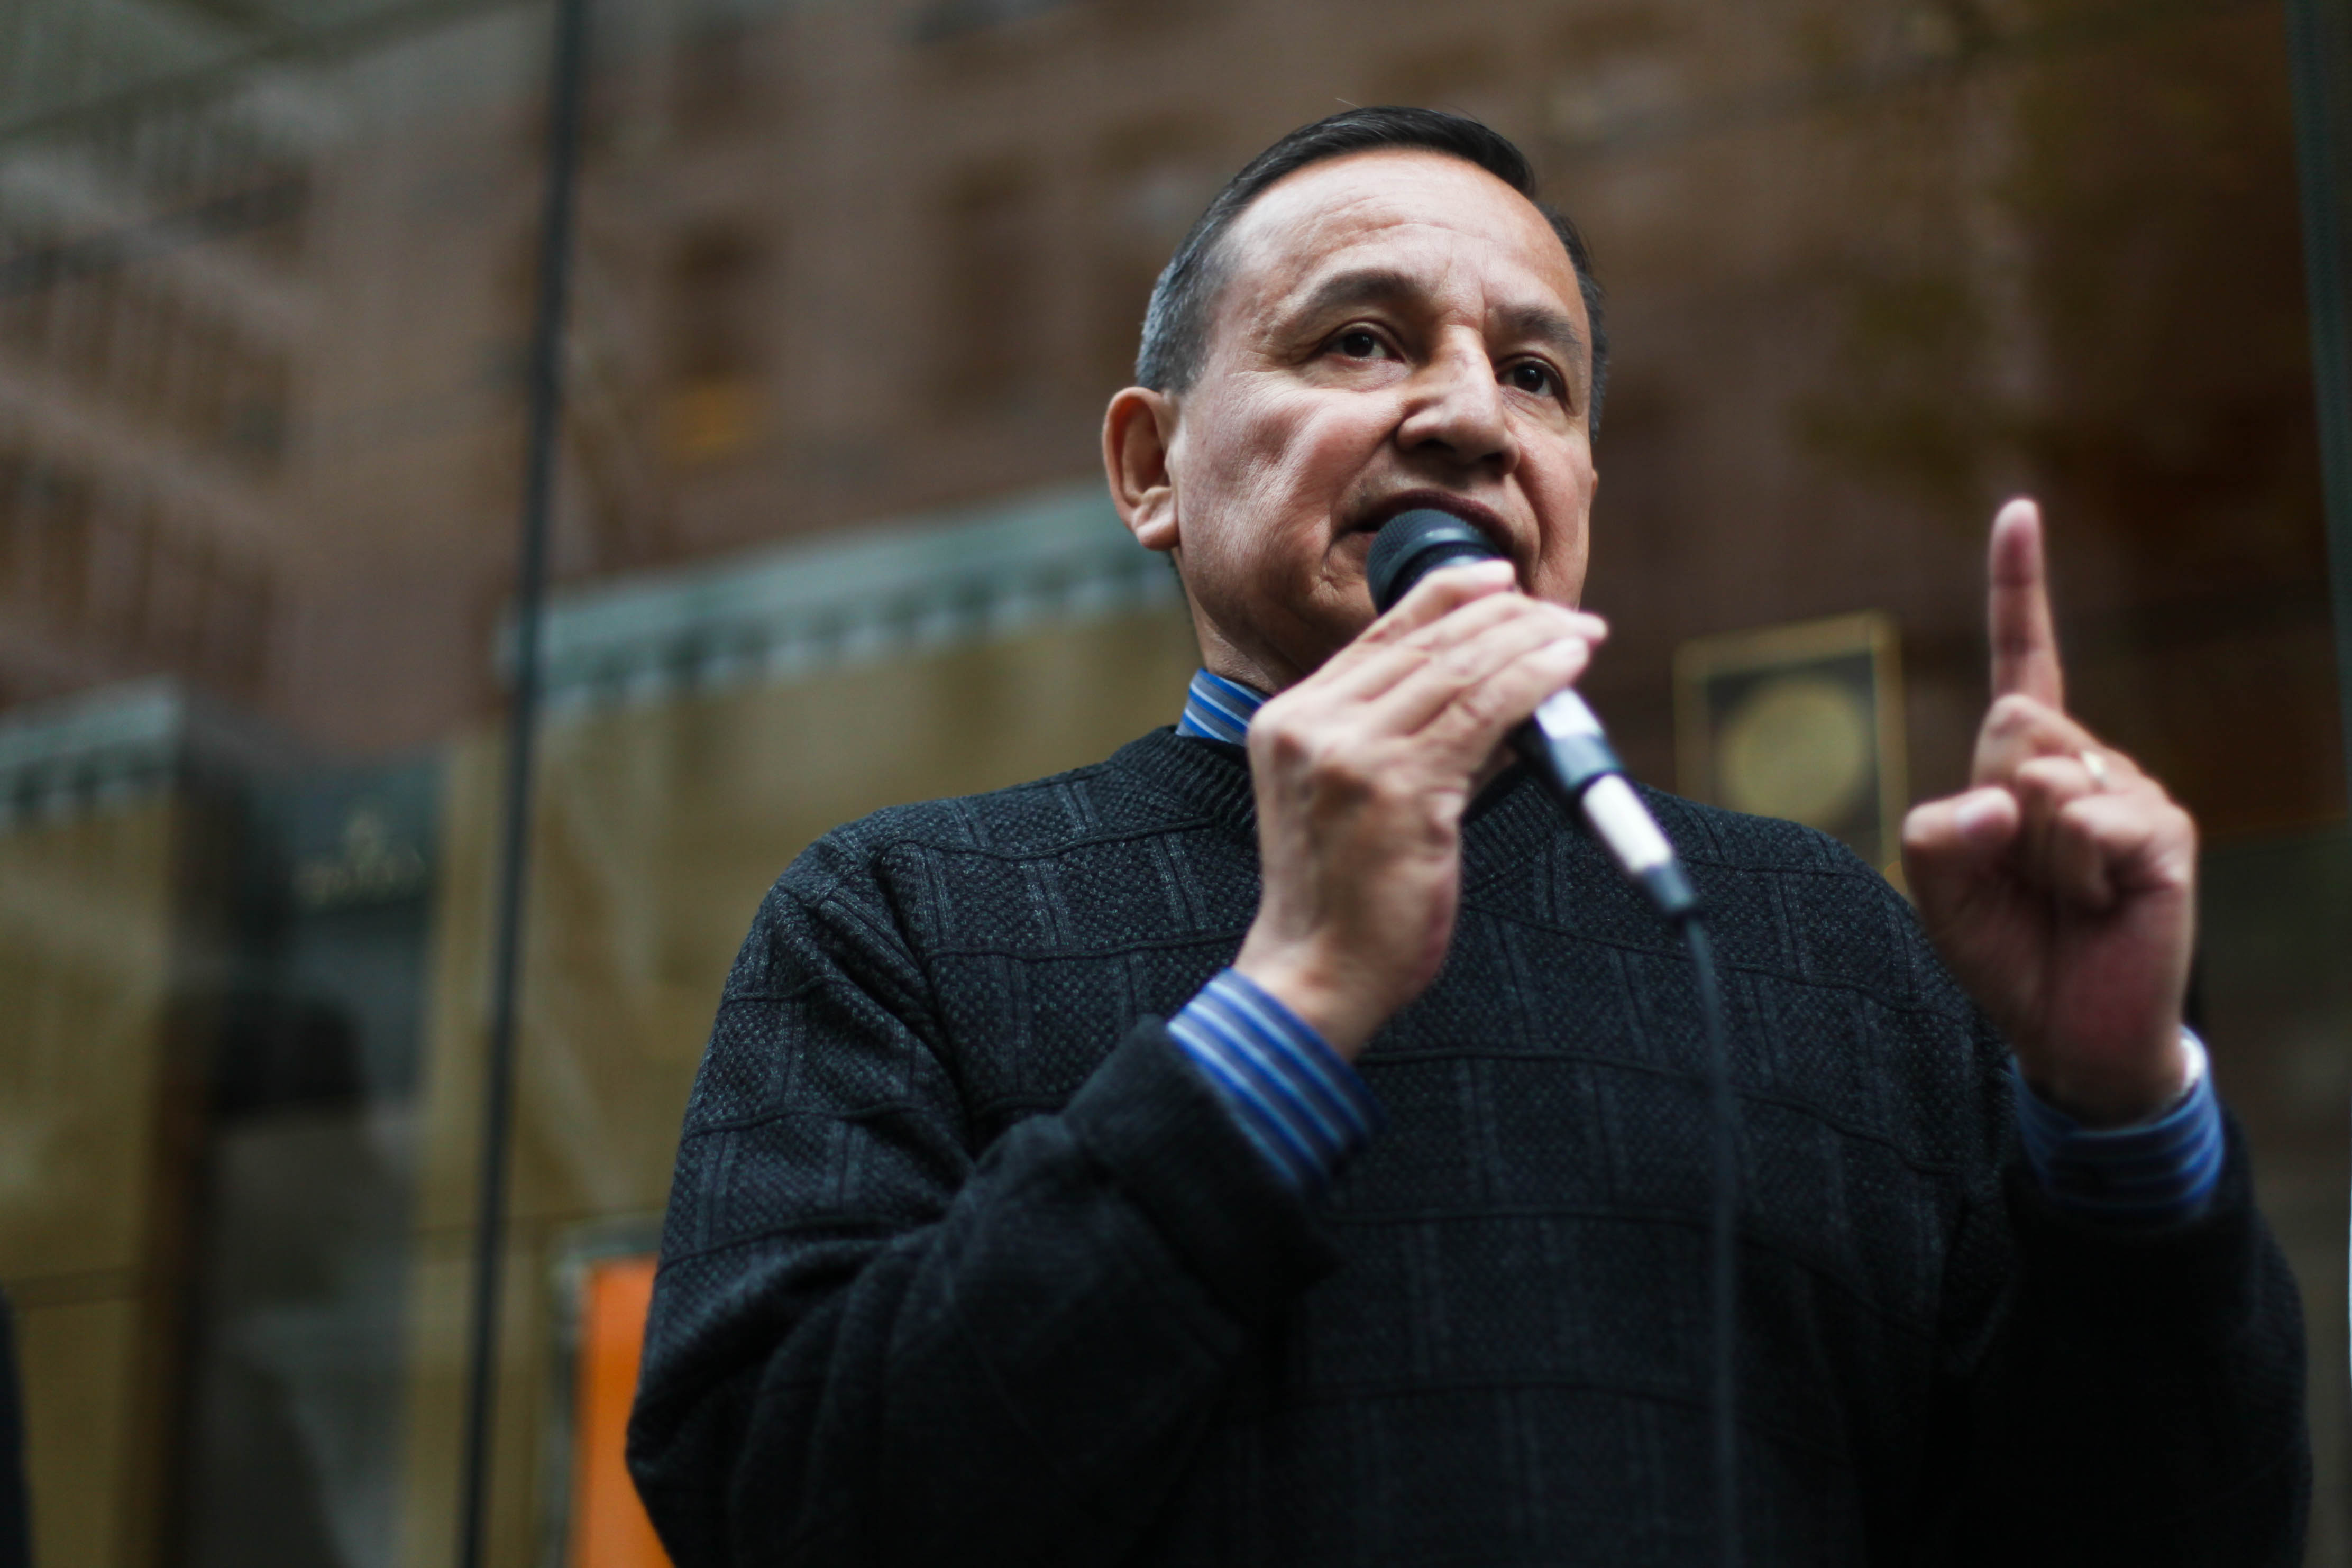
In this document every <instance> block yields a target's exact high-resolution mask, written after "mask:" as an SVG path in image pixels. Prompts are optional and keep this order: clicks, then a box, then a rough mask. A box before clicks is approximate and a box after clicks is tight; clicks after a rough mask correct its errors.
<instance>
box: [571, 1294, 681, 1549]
mask: <svg viewBox="0 0 2352 1568" xmlns="http://www.w3.org/2000/svg"><path fill="white" fill-rule="evenodd" d="M653 1295H654V1260H653V1259H652V1257H651V1256H650V1255H646V1254H640V1255H638V1256H635V1257H629V1258H607V1259H604V1260H599V1261H597V1262H595V1263H592V1264H590V1265H589V1267H588V1274H587V1279H586V1281H585V1282H584V1283H583V1285H582V1286H581V1290H580V1297H581V1300H580V1365H579V1370H578V1373H577V1380H578V1382H577V1390H576V1392H577V1403H576V1404H575V1405H574V1406H573V1416H574V1419H573V1422H572V1528H571V1530H570V1531H568V1532H567V1534H566V1541H567V1543H568V1545H569V1548H570V1550H569V1551H568V1552H566V1554H565V1555H566V1558H567V1560H568V1562H569V1563H570V1564H571V1568H669V1557H668V1555H667V1553H666V1552H663V1551H662V1548H661V1542H660V1540H659V1539H658V1538H656V1536H655V1534H654V1526H653V1521H651V1520H649V1519H647V1518H646V1505H645V1504H644V1503H642V1502H640V1501H638V1500H637V1489H636V1484H635V1482H634V1481H632V1480H630V1479H629V1471H628V1467H627V1466H626V1465H625V1463H624V1462H623V1460H622V1458H621V1446H622V1443H623V1441H624V1439H625V1436H626V1434H627V1431H628V1426H629V1402H630V1401H631V1400H633V1399H635V1397H636V1393H637V1361H638V1358H639V1357H640V1356H641V1355H642V1354H644V1351H645V1340H646V1308H647V1307H649V1306H650V1305H651V1304H652V1302H653Z"/></svg>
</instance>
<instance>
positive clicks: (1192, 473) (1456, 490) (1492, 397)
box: [1167, 152, 1594, 690]
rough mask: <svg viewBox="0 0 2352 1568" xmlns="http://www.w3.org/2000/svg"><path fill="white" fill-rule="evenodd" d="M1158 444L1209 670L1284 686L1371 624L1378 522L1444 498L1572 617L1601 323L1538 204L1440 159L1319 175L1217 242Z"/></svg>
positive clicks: (1270, 199)
mask: <svg viewBox="0 0 2352 1568" xmlns="http://www.w3.org/2000/svg"><path fill="white" fill-rule="evenodd" d="M1224 256H1225V266H1226V275H1225V276H1226V281H1225V284H1224V287H1223V293H1222V294H1221V296H1220V298H1219V299H1218V301H1217V305H1216V310H1215V316H1214V318H1213V331H1212V334H1211V339H1210V343H1209V349H1208V353H1207V356H1206V360H1205V362H1204V363H1203V365H1202V371H1201V373H1200V374H1199V376H1198V377H1197V378H1196V379H1195V381H1194V382H1193V384H1192V388H1191V389H1190V390H1189V391H1188V392H1185V393H1184V394H1183V396H1182V397H1181V399H1180V400H1178V402H1177V405H1176V409H1175V421H1174V429H1173V432H1172V436H1171V440H1170V442H1169V445H1168V455H1167V461H1168V484H1169V492H1170V494H1169V502H1170V506H1171V509H1172V514H1173V518H1174V522H1175V536H1176V542H1175V549H1176V555H1177V559H1178V562H1179V565H1180V566H1181V570H1182V571H1183V575H1184V586H1185V590H1186V592H1187V594H1188V595H1189V597H1190V598H1191V600H1192V609H1193V616H1194V620H1195V622H1196V624H1197V625H1198V628H1199V631H1200V633H1201V640H1202V654H1203V657H1204V658H1205V659H1206V660H1207V661H1208V663H1209V664H1210V666H1211V667H1212V668H1214V669H1218V670H1219V671H1220V673H1221V674H1233V675H1234V676H1236V677H1237V678H1240V679H1244V680H1247V681H1249V682H1251V683H1252V684H1254V685H1259V686H1262V687H1265V688H1266V689H1269V690H1271V689H1278V688H1280V687H1282V686H1286V685H1289V684H1290V683H1291V682H1293V681H1296V680H1297V679H1299V678H1300V677H1302V676H1304V675H1305V674H1307V673H1309V672H1310V671H1312V670H1313V669H1315V668H1316V666H1318V664H1321V663H1322V662H1323V661H1324V660H1325V659H1327V658H1328V657H1329V656H1330V655H1331V654H1332V653H1335V652H1337V651H1338V650H1339V648H1340V647H1341V646H1343V645H1344V644H1346V643H1348V642H1349V640H1350V639H1352V638H1353V637H1355V635H1356V634H1357V633H1358V632H1361V631H1362V630H1363V629H1364V627H1365V626H1367V625H1369V624H1370V622H1371V619H1372V614H1373V611H1372V604H1371V596H1370V591H1369V590H1368V589H1367V588H1366V586H1365V582H1364V559H1365V557H1366V556H1367V555H1368V554H1369V553H1370V548H1371V540H1372V535H1373V533H1374V532H1375V531H1376V530H1377V529H1378V528H1379V527H1380V525H1381V524H1382V523H1384V522H1386V521H1387V520H1388V519H1389V518H1390V517H1393V516H1395V515H1396V514H1397V513H1399V512H1401V511H1404V510H1407V509H1408V508H1411V507H1423V506H1434V507H1439V508H1441V509H1443V510H1446V511H1451V512H1454V513H1456V514H1458V515H1460V516H1461V517H1464V518H1465V519H1466V520H1468V521H1470V522H1472V523H1474V524H1475V525H1476V526H1478V527H1479V528H1482V529H1484V530H1485V531H1486V534H1487V535H1488V537H1489V538H1493V539H1494V541H1495V542H1496V544H1497V545H1498V546H1500V547H1501V548H1502V549H1504V550H1506V551H1507V553H1508V554H1509V556H1510V558H1511V559H1512V560H1513V561H1514V562H1515V563H1516V564H1517V568H1518V575H1519V582H1520V585H1521V586H1522V587H1523V588H1524V589H1526V590H1527V591H1528V592H1529V593H1531V594H1534V595H1537V596H1538V597H1540V598H1544V599H1549V600H1552V601H1557V602H1559V603H1562V604H1574V603H1575V602H1576V601H1577V599H1578V596H1579V594H1580V592H1581V591H1582V590H1583V586H1584V568H1585V556H1586V519H1587V517H1588V515H1589V512H1590V509H1591V502H1592V490H1593V483H1594V475H1593V469H1592V448H1591V433H1590V426H1589V423H1588V415H1589V413H1590V406H1591V405H1590V397H1591V356H1590V352H1589V350H1588V348H1587V345H1588V344H1589V343H1590V342H1591V329H1590V326H1589V324H1588V322H1587V320H1586V318H1585V312H1584V302H1583V299H1582V297H1581V295H1580V292H1579V290H1578V287H1577V280H1576V273H1575V269H1574V267H1572V266H1571V265H1570V261H1569V259H1568V255H1567V252H1566V251H1565V249H1564V248H1563V247H1562V246H1561V245H1560V242H1559V238H1558V236H1557V235H1554V234H1553V233H1552V230H1551V227H1550V225H1549V224H1547V223H1546V222H1545V221H1544V218H1543V215H1542V214H1540V213H1538V212H1537V211H1536V209H1535V207H1534V205H1533V204H1530V203H1529V202H1528V200H1527V199H1526V198H1525V197H1523V196H1521V195H1519V194H1518V193H1517V192H1515V191H1513V190H1512V189H1511V188H1510V187H1509V186H1507V185H1506V184H1504V183H1502V182H1501V181H1500V180H1497V179H1496V178H1495V177H1494V176H1493V175H1491V174H1488V173H1487V172H1485V171H1484V170H1482V169H1479V168H1477V167H1475V165H1472V164H1469V163H1465V162H1462V161H1461V160H1459V159H1455V158H1449V157H1445V156H1443V155H1440V154H1435V153H1426V152H1370V153H1360V154H1357V155H1355V156H1352V157H1348V158H1343V159H1335V160H1332V161H1330V162H1323V163H1318V164H1313V165H1310V166H1309V167H1307V168H1306V169H1303V170H1301V171H1299V172H1297V173H1296V174H1293V175H1291V176H1290V177H1288V178H1287V179H1286V180H1284V181H1282V182H1281V183H1278V184H1276V185H1275V186H1274V187H1273V188H1272V189H1270V190H1268V191H1267V192H1265V193H1264V194H1263V195H1262V196H1260V197H1259V198H1258V200H1257V202H1256V203H1255V204H1254V205H1252V206H1251V207H1250V209H1249V210H1248V211H1247V212H1245V213H1244V214H1243V215H1242V217H1241V218H1240V219H1239V220H1238V221H1237V222H1236V223H1235V224H1234V226H1233V227H1232V228H1231V229H1230V230H1229V231H1227V233H1226V235H1225V239H1224Z"/></svg>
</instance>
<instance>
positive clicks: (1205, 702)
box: [1176, 670, 1265, 746]
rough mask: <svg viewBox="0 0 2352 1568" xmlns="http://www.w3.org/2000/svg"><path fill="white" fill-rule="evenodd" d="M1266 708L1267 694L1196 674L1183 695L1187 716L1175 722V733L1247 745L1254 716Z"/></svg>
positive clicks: (1222, 677)
mask: <svg viewBox="0 0 2352 1568" xmlns="http://www.w3.org/2000/svg"><path fill="white" fill-rule="evenodd" d="M1263 706H1265V693H1263V692H1260V691H1258V690H1256V689H1255V688H1254V687H1250V686H1245V685H1242V684H1241V683H1240V682H1239V681H1229V680H1227V679H1225V677H1224V676H1223V675H1213V674H1210V673H1209V672H1208V671H1206V670H1195V671H1193V672H1192V685H1191V686H1190V687H1188V688H1187V689H1186V690H1185V693H1184V716H1183V717H1181V718H1180V719H1178V720H1177V721H1176V733H1177V734H1179V735H1183V736H1190V737H1192V739H1194V740H1222V741H1223V742H1224V743H1225V744H1226V745H1228V746H1241V745H1244V744H1246V743H1247V741H1248V739H1249V722H1250V717H1251V716H1252V715H1254V714H1255V713H1256V712H1257V710H1258V709H1259V708H1261V707H1263Z"/></svg>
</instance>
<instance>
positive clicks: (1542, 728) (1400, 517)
mask: <svg viewBox="0 0 2352 1568" xmlns="http://www.w3.org/2000/svg"><path fill="white" fill-rule="evenodd" d="M1502 553H1503V552H1502V551H1500V550H1498V549H1496V548H1495V545H1494V541H1493V540H1491V539H1489V538H1487V537H1486V535H1485V534H1482V533H1480V532H1479V531H1478V530H1477V529H1476V528H1472V527H1471V526H1470V525H1469V524H1468V523H1465V522H1464V521H1463V520H1462V519H1461V518H1459V517H1455V516H1454V515H1453V514H1452V513H1451V512H1440V511H1436V510H1434V509H1433V508H1430V507H1416V508H1415V509H1413V510H1412V511H1410V512H1400V513H1398V514H1397V515H1396V516H1395V517H1391V518H1390V519H1389V520H1388V522H1387V523H1386V524H1385V525H1384V526H1383V527H1382V528H1381V531H1380V536H1379V537H1378V538H1375V539H1373V541H1372V553H1371V557H1370V559H1369V560H1367V561H1366V562H1365V565H1364V576H1365V578H1366V580H1368V581H1369V582H1370V584H1371V590H1372V603H1373V604H1374V605H1375V606H1376V607H1377V608H1378V609H1379V610H1380V612H1381V613H1382V614H1386V613H1388V612H1389V611H1390V610H1391V609H1393V608H1394V607H1395V605H1396V602H1397V601H1399V600H1401V599H1402V598H1403V597H1404V596H1405V595H1406V594H1407V593H1409V592H1411V591H1412V585H1413V584H1414V583H1416V582H1419V581H1420V580H1422V579H1423V578H1424V577H1426V576H1428V575H1429V574H1430V573H1431V572H1433V571H1435V570H1437V569H1438V568H1440V567H1445V566H1461V565H1465V564H1466V563H1468V562H1471V561H1479V560H1496V559H1501V557H1502ZM1511 745H1512V746H1513V747H1515V748H1516V749H1517V751H1518V754H1519V755H1520V756H1521V757H1522V758H1525V759H1526V760H1527V763H1528V766H1529V767H1530V768H1534V769H1535V771H1536V777H1537V778H1538V779H1542V780H1543V782H1544V785H1545V787H1546V788H1547V789H1549V790H1550V791H1551V794H1552V797H1553V798H1554V799H1555V800H1558V801H1559V803H1560V806H1561V808H1562V809H1563V810H1566V811H1567V812H1568V813H1569V815H1570V817H1571V818H1574V819H1576V820H1579V821H1582V822H1583V824H1584V826H1585V827H1586V829H1587V830H1589V831H1591V834H1592V836H1593V837H1594V838H1596V839H1598V840H1600V841H1601V847H1602V848H1604V849H1606V850H1607V851H1608V852H1609V855H1610V858H1611V859H1612V860H1614V861H1615V862H1617V867H1618V869H1619V870H1620V871H1622V872H1623V873H1625V878H1626V880H1627V881H1629V882H1631V883H1633V885H1634V886H1636V887H1638V888H1640V889H1641V890H1642V891H1643V893H1644V894H1647V895H1648V897H1649V900H1650V902H1651V903H1652V904H1655V905H1656V906H1657V909H1658V913H1659V914H1661V915H1664V916H1665V917H1666V918H1667V919H1668V920H1670V921H1674V922H1676V923H1680V922H1681V921H1683V920H1684V919H1685V918H1686V917H1688V916H1689V915H1691V914H1692V913H1693V912H1694V911H1696V909H1697V907H1698V894H1697V893H1696V891H1695V890H1694V889H1693V888H1692V886H1691V883H1690V878H1689V876H1687V875H1686V874H1685V873H1684V871H1683V866H1682V862H1680V861H1679V860H1677V859H1675V850H1674V846H1673V845H1672V844H1670V843H1668V842H1667V841H1666V835H1665V834H1664V832H1662V831H1659V828H1658V823H1657V819H1655V818H1654V817H1652V816H1651V815H1650V809H1649V808H1648V807H1646V806H1644V805H1643V804H1642V798H1641V796H1639V795H1637V794H1635V793H1634V792H1633V785H1632V784H1630V783H1628V782H1627V781H1626V779H1625V765H1624V764H1623V763H1622V762H1620V761H1618V760H1617V753H1616V752H1615V751H1613V750H1612V749H1611V748H1610V745H1609V737H1607V736H1605V735H1603V734H1602V733H1601V721H1600V720H1599V719H1597V718H1595V717H1593V716H1592V710H1591V708H1589V707H1587V706H1585V705H1584V699H1583V698H1582V697H1580V696H1579V695H1577V694H1576V691H1575V689H1574V688H1573V687H1570V688H1568V689H1566V690H1563V691H1560V692H1558V693H1555V694H1554V695H1551V696H1549V697H1548V698H1546V699H1545V700H1544V704H1543V706H1541V707H1539V708H1538V709H1536V711H1535V714H1534V716H1532V717H1531V718H1529V719H1528V721H1527V722H1526V723H1525V724H1523V725H1521V726H1519V727H1518V728H1517V729H1515V730H1513V731H1512V732H1511Z"/></svg>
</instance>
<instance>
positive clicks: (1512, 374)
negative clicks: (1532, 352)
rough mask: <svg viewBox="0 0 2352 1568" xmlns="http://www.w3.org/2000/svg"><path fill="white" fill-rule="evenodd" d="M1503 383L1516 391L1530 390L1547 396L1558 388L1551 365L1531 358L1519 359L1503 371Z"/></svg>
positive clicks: (1557, 381)
mask: <svg viewBox="0 0 2352 1568" xmlns="http://www.w3.org/2000/svg"><path fill="white" fill-rule="evenodd" d="M1503 382H1504V384H1505V385H1507V386H1509V387H1511V388H1513V389H1515V390H1516V391H1518V392H1532V393H1534V394H1535V395H1536V396H1538V397H1549V396H1551V395H1552V394H1553V393H1555V392H1558V391H1559V379H1558V378H1557V377H1555V376H1554V375H1553V374H1552V373H1551V367H1550V366H1549V365H1539V364H1538V363H1536V362H1535V361H1533V360H1521V361H1519V362H1518V363H1517V364H1516V365H1513V366H1511V367H1510V369H1508V370H1507V371H1504V372H1503Z"/></svg>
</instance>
